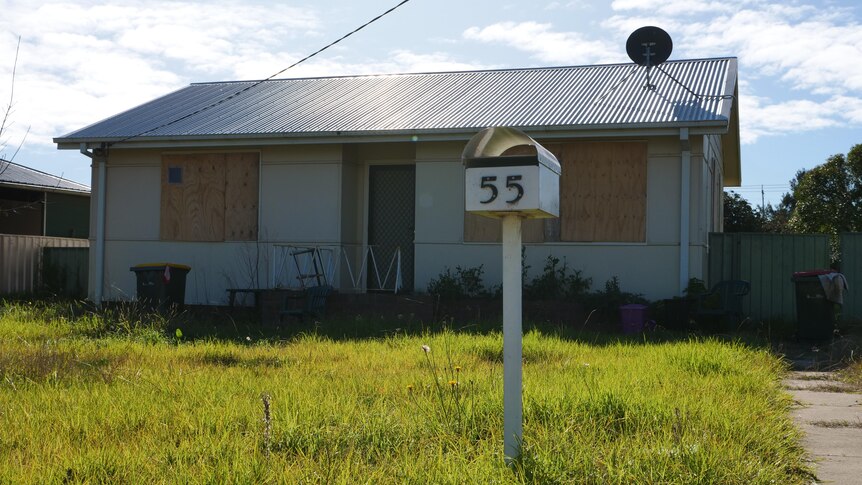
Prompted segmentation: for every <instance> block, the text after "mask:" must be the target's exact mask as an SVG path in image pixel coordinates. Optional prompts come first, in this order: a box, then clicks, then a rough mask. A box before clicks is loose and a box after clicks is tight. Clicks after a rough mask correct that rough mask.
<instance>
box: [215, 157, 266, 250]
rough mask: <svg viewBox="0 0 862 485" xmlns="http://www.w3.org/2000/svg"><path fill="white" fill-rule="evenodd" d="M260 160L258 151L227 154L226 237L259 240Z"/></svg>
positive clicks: (236, 239) (227, 238)
mask: <svg viewBox="0 0 862 485" xmlns="http://www.w3.org/2000/svg"><path fill="white" fill-rule="evenodd" d="M258 160H259V157H258V154H257V153H229V154H227V155H225V163H226V166H225V170H226V172H225V173H226V175H225V209H224V219H225V222H224V224H225V228H224V238H225V240H228V241H255V240H257V214H258V210H257V209H258V207H257V206H258V194H259V190H258V186H259V173H260V172H259V170H260V169H259V162H258Z"/></svg>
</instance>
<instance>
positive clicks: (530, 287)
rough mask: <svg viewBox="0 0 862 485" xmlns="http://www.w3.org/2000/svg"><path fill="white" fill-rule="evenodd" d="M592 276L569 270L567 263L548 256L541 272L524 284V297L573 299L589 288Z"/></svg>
mask: <svg viewBox="0 0 862 485" xmlns="http://www.w3.org/2000/svg"><path fill="white" fill-rule="evenodd" d="M591 285H592V278H584V277H582V276H581V271H579V270H573V272H571V273H570V272H569V266H568V263H567V262H566V261H565V259H564V260H563V264H562V265H560V258H557V257H555V256H548V259H547V260H546V261H545V267H544V268H543V270H542V274H540V275H539V276H537V277H535V278H533V280H532V281H531V282H529V283H527V284H526V285H524V297H525V298H527V299H530V300H574V299H577V298H580V297H583V296H585V295H586V294H587V292H588V291H589V290H590V286H591Z"/></svg>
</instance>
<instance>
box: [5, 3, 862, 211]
mask: <svg viewBox="0 0 862 485" xmlns="http://www.w3.org/2000/svg"><path fill="white" fill-rule="evenodd" d="M396 3H398V2H397V0H362V1H357V0H353V1H349V0H331V1H325V2H321V1H282V2H264V1H254V0H245V1H241V2H240V1H222V0H209V1H207V2H195V1H180V2H174V1H163V0H154V1H148V2H139V1H138V2H130V1H123V0H113V1H111V2H103V1H65V2H60V1H56V2H55V1H34V0H0V11H2V12H3V15H2V16H0V104H2V105H3V106H5V104H6V102H7V101H8V99H9V94H10V92H9V88H10V83H9V81H10V80H11V69H12V65H13V58H14V51H15V44H16V41H17V38H18V36H19V35H20V37H21V49H20V54H19V60H18V68H17V82H16V84H15V93H14V106H13V107H14V111H13V113H12V121H13V122H14V124H13V125H12V127H11V128H10V129H8V130H7V132H6V133H5V134H4V138H3V140H0V141H3V142H6V146H5V147H3V149H2V150H0V153H3V154H5V155H6V157H8V156H10V155H11V152H13V151H14V146H15V145H17V144H18V143H19V142H20V141H21V139H22V137H23V136H24V132H25V130H26V129H27V127H29V129H30V133H29V135H27V138H26V140H25V142H24V145H23V148H22V149H21V151H20V152H19V153H18V155H17V156H16V158H15V161H16V162H18V163H22V164H25V165H29V166H32V167H34V168H37V169H39V170H43V171H46V172H50V173H54V174H57V175H63V176H64V177H67V178H70V179H72V180H75V181H79V182H83V183H89V177H90V171H89V167H88V165H89V159H87V158H85V157H83V156H82V155H80V154H78V153H77V152H74V151H58V150H57V149H56V146H55V145H54V144H53V143H52V142H51V139H52V138H53V137H55V136H59V135H63V134H65V133H68V132H70V131H72V130H75V129H77V128H81V127H83V126H86V125H88V124H91V123H93V122H96V121H98V120H101V119H104V118H106V117H108V116H111V115H113V114H116V113H118V112H120V111H123V110H125V109H128V108H131V107H133V106H136V105H138V104H141V103H143V102H146V101H148V100H150V99H153V98H155V97H157V96H160V95H163V94H166V93H168V92H171V91H173V90H176V89H178V88H180V87H182V86H185V85H187V84H189V83H192V82H201V81H215V80H237V79H261V78H265V77H268V76H270V75H271V74H273V73H275V72H277V71H279V70H281V69H283V68H284V67H286V66H288V65H289V64H291V63H292V62H294V61H296V60H297V59H299V58H301V57H303V56H304V55H306V54H308V53H311V52H313V51H315V50H317V49H318V48H320V47H322V46H323V45H325V44H327V43H329V42H330V41H332V40H334V39H336V38H338V37H340V36H341V35H343V34H345V33H346V32H348V31H350V30H352V29H354V28H355V27H357V26H358V25H360V24H361V23H364V22H365V21H367V20H369V19H370V18H372V17H374V16H375V15H377V14H378V13H381V12H382V11H384V10H386V9H388V8H389V7H391V6H393V5H395V4H396ZM643 25H657V26H659V27H662V28H663V29H665V30H666V31H668V32H669V33H670V35H671V37H672V38H673V41H674V52H673V54H672V55H671V59H687V58H704V57H721V56H736V57H738V58H739V66H740V71H739V80H740V100H739V101H740V105H739V106H740V121H741V131H742V142H743V145H742V164H743V165H742V166H743V187H742V188H740V189H737V190H738V191H739V192H741V193H742V194H743V195H745V196H747V197H749V198H750V199H751V200H753V201H755V202H756V203H760V198H761V197H760V185H763V186H764V188H765V190H766V194H765V195H766V197H765V198H766V201H767V202H770V201H772V202H775V201H777V200H778V199H779V197H780V195H781V193H782V191H785V190H787V184H788V182H789V180H790V179H791V178H792V177H793V175H794V174H795V173H796V171H797V170H799V169H801V168H810V167H813V166H815V165H817V164H819V163H822V162H823V161H824V160H825V158H826V157H827V156H829V155H832V154H835V153H846V152H847V151H848V150H849V149H850V147H851V146H853V145H854V144H856V143H862V7H859V6H858V5H857V4H856V2H855V1H828V0H824V1H817V2H815V1H789V2H787V1H784V2H779V1H769V0H763V1H761V0H720V1H719V0H663V1H654V0H615V1H611V2H605V1H565V0H559V1H551V0H532V1H514V0H512V1H505V0H503V1H491V0H460V1H454V0H411V1H410V2H408V3H407V4H406V5H404V6H402V7H401V8H399V9H398V10H396V11H395V12H393V13H392V14H390V15H389V16H387V17H385V18H384V19H382V20H380V21H379V22H377V23H375V24H373V25H372V26H370V27H368V28H367V29H365V30H363V31H361V32H360V33H358V34H356V35H354V36H353V37H350V38H349V39H347V40H346V41H344V42H343V43H341V44H339V45H338V46H336V47H334V48H332V49H330V50H328V51H326V52H324V53H323V54H321V55H319V56H317V57H315V58H314V59H312V60H310V61H308V62H307V63H305V64H303V65H301V66H299V67H297V68H294V69H293V70H291V71H288V72H287V73H285V74H284V75H282V76H280V77H306V76H326V75H343V74H367V73H390V72H425V71H440V70H466V69H482V68H509V67H531V66H560V65H582V64H596V63H616V62H629V60H628V58H627V56H626V54H625V41H626V38H627V37H628V34H629V33H630V32H632V31H633V30H634V29H636V28H637V27H640V26H643Z"/></svg>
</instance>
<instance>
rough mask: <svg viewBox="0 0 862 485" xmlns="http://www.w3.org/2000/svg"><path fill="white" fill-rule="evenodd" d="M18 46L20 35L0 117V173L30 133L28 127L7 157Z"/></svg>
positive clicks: (13, 109) (7, 165)
mask: <svg viewBox="0 0 862 485" xmlns="http://www.w3.org/2000/svg"><path fill="white" fill-rule="evenodd" d="M20 48H21V37H20V36H19V37H18V44H17V45H16V46H15V60H14V61H13V62H12V80H11V82H10V83H9V103H8V104H6V107H5V108H3V114H2V119H0V174H2V173H3V172H4V171H5V170H6V168H8V167H9V162H11V161H12V160H14V159H15V155H17V154H18V150H20V149H21V146H22V145H24V140H25V139H27V134H29V133H30V128H29V127H28V128H27V132H26V133H25V134H24V136H23V137H22V138H21V142H20V143H18V146H17V147H15V151H14V152H13V153H12V155H11V156H9V157H8V158H7V156H6V148H7V146H8V144H9V140H8V138H7V137H6V135H7V132H8V131H9V128H10V127H11V126H12V113H13V112H14V111H15V72H16V70H17V68H18V51H19V49H20Z"/></svg>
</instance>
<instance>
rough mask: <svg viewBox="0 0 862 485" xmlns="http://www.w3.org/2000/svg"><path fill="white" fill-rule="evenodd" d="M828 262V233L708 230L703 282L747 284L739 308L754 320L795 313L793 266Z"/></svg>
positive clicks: (819, 265)
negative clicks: (706, 273) (705, 279)
mask: <svg viewBox="0 0 862 485" xmlns="http://www.w3.org/2000/svg"><path fill="white" fill-rule="evenodd" d="M828 267H829V236H826V235H823V234H766V233H764V234H756V233H712V234H710V236H709V285H710V286H712V285H714V284H716V283H718V282H719V281H722V280H728V279H739V280H746V281H749V282H750V283H751V293H750V294H749V296H748V298H746V299H745V301H744V307H743V309H744V311H745V312H746V314H747V315H749V316H751V317H752V318H756V319H770V318H783V319H788V320H792V319H794V318H795V315H796V308H795V300H794V286H793V282H792V281H791V280H790V277H791V275H792V274H793V272H795V271H803V270H806V269H819V268H828Z"/></svg>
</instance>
